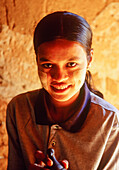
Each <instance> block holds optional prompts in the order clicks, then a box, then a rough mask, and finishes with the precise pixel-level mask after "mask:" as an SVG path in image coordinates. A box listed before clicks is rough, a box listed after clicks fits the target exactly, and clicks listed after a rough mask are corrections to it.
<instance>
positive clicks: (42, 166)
mask: <svg viewBox="0 0 119 170" xmlns="http://www.w3.org/2000/svg"><path fill="white" fill-rule="evenodd" d="M35 158H36V162H37V163H34V164H32V165H30V167H29V170H49V169H50V167H51V166H52V165H53V161H52V160H51V159H50V158H49V157H48V156H45V155H44V153H43V152H42V151H39V150H38V151H37V152H36V154H35ZM59 162H60V164H61V165H62V166H63V167H64V168H65V169H68V167H69V163H68V161H67V160H62V161H59Z"/></svg>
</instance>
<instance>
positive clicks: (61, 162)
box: [59, 160, 69, 169]
mask: <svg viewBox="0 0 119 170" xmlns="http://www.w3.org/2000/svg"><path fill="white" fill-rule="evenodd" d="M59 162H60V164H61V165H62V166H63V167H64V168H65V169H68V168H69V162H68V161H67V160H62V161H59Z"/></svg>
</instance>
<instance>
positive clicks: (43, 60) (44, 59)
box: [39, 56, 79, 62]
mask: <svg viewBox="0 0 119 170" xmlns="http://www.w3.org/2000/svg"><path fill="white" fill-rule="evenodd" d="M73 60H79V57H76V56H75V57H71V58H70V59H68V61H73ZM39 61H41V62H45V61H46V62H47V61H48V62H49V61H50V60H48V59H47V58H44V57H42V58H40V59H39Z"/></svg>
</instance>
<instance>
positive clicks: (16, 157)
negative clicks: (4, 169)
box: [6, 104, 26, 170]
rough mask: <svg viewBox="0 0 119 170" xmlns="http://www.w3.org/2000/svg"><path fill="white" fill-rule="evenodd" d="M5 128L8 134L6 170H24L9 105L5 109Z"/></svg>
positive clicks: (11, 110) (12, 113)
mask: <svg viewBox="0 0 119 170" xmlns="http://www.w3.org/2000/svg"><path fill="white" fill-rule="evenodd" d="M6 126H7V132H8V147H9V151H8V170H16V169H17V170H21V169H22V170H25V169H26V167H25V163H24V159H23V155H22V151H21V147H20V143H19V137H18V132H17V127H16V123H15V113H14V109H13V108H12V107H11V105H10V104H9V105H8V107H7V117H6Z"/></svg>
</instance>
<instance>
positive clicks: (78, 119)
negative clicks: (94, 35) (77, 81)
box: [60, 83, 91, 132]
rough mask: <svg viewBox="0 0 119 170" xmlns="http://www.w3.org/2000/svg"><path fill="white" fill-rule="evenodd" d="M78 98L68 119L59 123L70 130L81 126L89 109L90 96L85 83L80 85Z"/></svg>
mask: <svg viewBox="0 0 119 170" xmlns="http://www.w3.org/2000/svg"><path fill="white" fill-rule="evenodd" d="M78 98H79V100H78V101H80V102H79V103H78V109H77V111H76V112H75V113H74V114H73V116H72V117H71V118H70V119H69V120H67V121H66V122H64V123H61V124H60V126H61V127H63V128H64V129H65V130H68V131H70V132H76V131H78V130H79V129H80V128H81V127H82V125H83V123H84V121H85V119H86V117H87V114H88V111H89V107H90V102H91V96H90V91H89V89H88V87H87V84H86V83H84V85H83V86H82V88H81V90H80V94H79V97H78Z"/></svg>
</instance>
